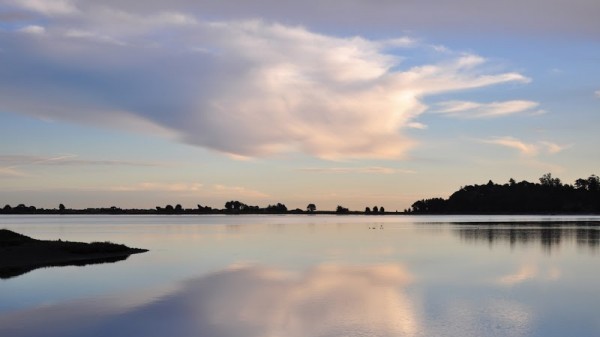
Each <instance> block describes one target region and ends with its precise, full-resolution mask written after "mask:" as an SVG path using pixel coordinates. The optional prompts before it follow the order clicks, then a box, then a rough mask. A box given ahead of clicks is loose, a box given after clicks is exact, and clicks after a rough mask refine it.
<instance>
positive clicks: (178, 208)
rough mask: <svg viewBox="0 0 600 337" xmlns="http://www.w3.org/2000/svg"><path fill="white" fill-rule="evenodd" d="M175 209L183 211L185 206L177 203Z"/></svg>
mask: <svg viewBox="0 0 600 337" xmlns="http://www.w3.org/2000/svg"><path fill="white" fill-rule="evenodd" d="M175 211H176V212H181V211H183V207H181V205H180V204H177V205H175Z"/></svg>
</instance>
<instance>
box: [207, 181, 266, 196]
mask: <svg viewBox="0 0 600 337" xmlns="http://www.w3.org/2000/svg"><path fill="white" fill-rule="evenodd" d="M212 194H213V195H220V196H224V197H227V198H231V197H235V198H240V197H244V198H260V199H263V198H268V197H269V195H268V194H266V193H263V192H260V191H257V190H253V189H249V188H246V187H242V186H226V185H220V184H216V185H213V186H212Z"/></svg>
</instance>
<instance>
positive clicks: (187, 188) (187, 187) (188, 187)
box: [106, 182, 269, 199]
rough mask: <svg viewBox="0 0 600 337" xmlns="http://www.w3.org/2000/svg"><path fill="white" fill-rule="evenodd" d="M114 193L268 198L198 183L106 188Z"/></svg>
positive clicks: (247, 190) (236, 188) (243, 189)
mask: <svg viewBox="0 0 600 337" xmlns="http://www.w3.org/2000/svg"><path fill="white" fill-rule="evenodd" d="M106 190H109V191H115V192H166V193H173V194H186V195H197V196H210V197H227V198H258V199H263V198H267V197H269V195H268V194H266V193H263V192H260V191H258V190H254V189H251V188H247V187H243V186H230V185H223V184H212V185H206V184H203V183H199V182H141V183H136V184H130V185H118V186H111V187H108V188H106Z"/></svg>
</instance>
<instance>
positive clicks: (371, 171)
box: [300, 166, 415, 174]
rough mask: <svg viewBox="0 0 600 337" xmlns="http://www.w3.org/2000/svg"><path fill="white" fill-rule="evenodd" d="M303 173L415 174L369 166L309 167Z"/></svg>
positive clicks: (409, 171)
mask: <svg viewBox="0 0 600 337" xmlns="http://www.w3.org/2000/svg"><path fill="white" fill-rule="evenodd" d="M300 170H301V171H307V172H319V173H367V174H395V173H415V172H414V171H411V170H402V169H395V168H391V167H380V166H368V167H308V168H302V169H300Z"/></svg>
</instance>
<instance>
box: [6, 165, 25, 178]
mask: <svg viewBox="0 0 600 337" xmlns="http://www.w3.org/2000/svg"><path fill="white" fill-rule="evenodd" d="M23 177H27V174H26V173H24V172H21V171H19V170H17V169H15V168H13V167H0V178H23Z"/></svg>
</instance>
